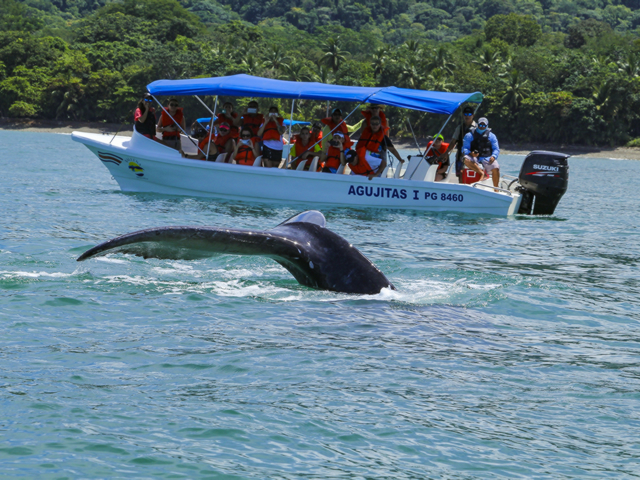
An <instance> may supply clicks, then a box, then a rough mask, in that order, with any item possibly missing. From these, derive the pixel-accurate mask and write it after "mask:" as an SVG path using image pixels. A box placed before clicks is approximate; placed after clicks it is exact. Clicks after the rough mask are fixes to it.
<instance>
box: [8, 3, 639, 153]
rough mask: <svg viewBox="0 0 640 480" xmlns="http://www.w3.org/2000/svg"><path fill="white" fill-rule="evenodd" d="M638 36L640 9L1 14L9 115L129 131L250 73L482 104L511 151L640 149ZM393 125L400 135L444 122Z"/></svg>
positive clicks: (254, 7) (547, 6)
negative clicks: (199, 87)
mask: <svg viewBox="0 0 640 480" xmlns="http://www.w3.org/2000/svg"><path fill="white" fill-rule="evenodd" d="M639 28H640V0H577V1H574V0H542V1H535V0H478V1H475V2H472V1H470V0H427V1H418V0H385V1H382V0H317V1H314V0H260V1H259V0H247V1H244V2H237V1H231V0H219V1H216V0H180V1H177V0H121V1H106V0H26V1H21V2H19V1H16V0H0V114H1V115H2V116H6V117H32V118H46V119H73V120H80V121H105V122H121V121H131V118H132V112H133V109H134V108H135V104H136V103H137V101H138V100H139V99H140V97H141V95H142V94H143V93H144V92H145V91H146V88H145V87H146V85H147V84H148V83H150V82H152V81H154V80H157V79H180V78H193V77H198V76H221V75H232V74H236V73H247V74H252V75H257V76H265V77H271V78H280V79H288V80H299V81H318V82H325V83H337V84H343V85H362V86H377V85H380V86H387V85H396V86H400V87H407V88H419V89H429V90H439V91H457V92H474V91H481V92H482V93H483V94H484V95H485V101H484V102H483V104H482V106H481V107H480V110H479V112H478V113H479V114H481V115H485V116H487V117H489V119H490V123H491V127H492V128H493V129H494V131H495V132H496V133H498V134H499V136H500V139H501V140H508V141H514V142H547V143H568V144H600V145H605V144H609V145H620V144H625V143H627V142H628V141H629V140H630V139H632V138H634V137H638V136H640V95H639V94H640V77H639V75H640V39H639V37H638V34H639V32H640V30H639ZM246 101H247V100H246V99H245V100H240V104H242V102H246ZM206 102H207V103H209V104H211V105H213V102H214V100H213V99H212V98H207V99H206ZM270 103H272V101H270V100H261V107H262V108H263V109H265V108H266V107H268V105H269V104H270ZM182 104H183V106H184V107H185V112H186V114H187V117H188V119H194V118H196V117H198V116H202V114H204V113H205V112H204V109H203V107H202V106H200V105H199V104H198V103H197V102H196V101H195V100H193V99H187V98H185V99H183V100H182ZM278 105H279V106H280V107H281V108H282V110H283V112H288V111H289V109H290V107H291V103H290V102H289V101H280V102H278ZM341 106H343V107H344V108H345V109H346V110H347V111H349V110H351V108H354V107H355V105H341ZM349 107H350V108H349ZM325 108H326V106H325V105H322V104H319V103H318V102H310V101H306V102H305V101H301V102H297V103H296V108H295V117H296V118H306V119H312V118H318V117H320V116H323V114H324V112H325ZM386 111H387V114H388V116H389V117H390V122H391V125H392V128H393V131H392V133H394V134H396V135H407V134H408V126H407V122H406V120H407V118H410V120H411V122H412V123H413V126H414V129H417V130H418V131H419V132H420V133H421V134H422V135H426V134H433V133H434V129H436V128H437V126H438V125H439V124H441V123H442V122H443V120H444V119H443V118H442V117H438V116H434V115H426V114H422V113H420V112H408V111H404V110H400V109H393V108H387V109H386ZM357 120H359V118H357ZM451 127H453V124H452V125H451Z"/></svg>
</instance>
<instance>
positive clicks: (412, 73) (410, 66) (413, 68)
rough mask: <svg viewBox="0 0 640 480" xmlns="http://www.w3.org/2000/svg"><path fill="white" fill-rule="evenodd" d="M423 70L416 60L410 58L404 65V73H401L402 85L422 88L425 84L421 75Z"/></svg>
mask: <svg viewBox="0 0 640 480" xmlns="http://www.w3.org/2000/svg"><path fill="white" fill-rule="evenodd" d="M421 71H422V68H420V64H419V63H418V61H417V60H416V59H415V58H409V59H408V60H407V61H405V63H404V65H402V71H401V72H400V83H401V84H402V85H404V86H405V87H407V88H420V86H421V85H422V83H423V82H424V77H423V75H422V73H421Z"/></svg>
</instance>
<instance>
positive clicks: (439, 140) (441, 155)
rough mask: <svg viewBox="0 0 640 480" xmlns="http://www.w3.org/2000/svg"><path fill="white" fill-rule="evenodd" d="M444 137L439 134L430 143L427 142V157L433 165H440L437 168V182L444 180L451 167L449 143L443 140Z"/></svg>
mask: <svg viewBox="0 0 640 480" xmlns="http://www.w3.org/2000/svg"><path fill="white" fill-rule="evenodd" d="M443 140H444V137H443V136H442V135H440V134H437V135H436V136H434V137H433V140H431V141H430V142H429V143H427V158H428V159H429V160H428V162H429V163H430V164H431V165H438V169H437V170H436V178H435V181H436V182H440V181H442V180H444V178H445V176H446V175H447V170H448V169H449V165H450V162H449V153H447V152H448V151H449V144H448V143H445V142H443Z"/></svg>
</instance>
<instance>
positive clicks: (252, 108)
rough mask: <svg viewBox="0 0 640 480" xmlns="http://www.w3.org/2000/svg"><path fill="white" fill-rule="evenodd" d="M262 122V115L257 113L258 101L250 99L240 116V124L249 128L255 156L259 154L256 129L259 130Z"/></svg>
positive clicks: (258, 138) (258, 139)
mask: <svg viewBox="0 0 640 480" xmlns="http://www.w3.org/2000/svg"><path fill="white" fill-rule="evenodd" d="M263 123H264V115H263V114H261V113H258V102H256V101H255V100H252V101H250V102H249V104H248V105H247V108H246V109H245V111H244V114H243V115H242V117H241V118H240V124H241V125H242V126H243V127H248V128H250V129H251V133H252V138H251V143H252V144H253V150H254V151H253V153H254V154H255V156H256V157H258V156H259V155H260V137H259V136H258V130H260V125H262V124H263Z"/></svg>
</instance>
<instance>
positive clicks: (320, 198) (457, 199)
mask: <svg viewBox="0 0 640 480" xmlns="http://www.w3.org/2000/svg"><path fill="white" fill-rule="evenodd" d="M72 139H73V140H74V141H77V142H80V143H82V144H84V145H85V146H87V148H88V149H89V150H91V151H92V152H93V153H94V154H95V155H96V156H97V157H98V158H99V159H100V160H101V161H102V163H103V164H104V165H105V166H106V167H107V169H108V170H109V172H110V173H111V175H113V178H114V179H115V180H116V181H117V182H118V184H119V185H120V188H121V189H122V191H124V192H150V193H160V194H168V195H186V196H198V197H211V198H222V199H228V200H237V201H258V202H266V203H288V204H291V203H294V204H307V205H308V204H313V205H316V206H317V205H331V206H346V207H369V208H372V207H373V208H391V209H403V210H421V211H430V212H444V211H455V212H464V213H481V214H490V215H500V216H505V215H510V214H514V213H515V212H517V210H518V207H519V203H520V196H519V195H518V194H513V195H511V196H510V195H507V194H503V193H495V192H493V191H490V190H484V189H480V188H473V187H471V186H469V185H460V184H451V183H442V182H425V181H415V180H403V179H394V178H374V179H372V180H368V179H367V178H365V177H361V176H354V175H332V174H327V173H317V172H303V171H295V170H283V169H267V168H257V167H248V166H243V165H231V164H225V163H215V162H204V161H201V160H191V159H184V158H182V157H181V156H180V154H179V153H178V152H177V151H175V150H173V149H170V148H168V147H165V146H164V145H161V144H159V143H158V142H152V141H150V140H149V139H147V138H145V137H142V136H141V135H139V134H137V133H136V132H134V134H133V137H131V138H129V137H115V138H113V141H112V142H111V143H109V141H110V140H111V137H108V136H104V135H99V134H89V133H84V132H74V133H73V134H72Z"/></svg>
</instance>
